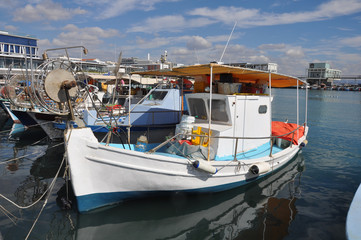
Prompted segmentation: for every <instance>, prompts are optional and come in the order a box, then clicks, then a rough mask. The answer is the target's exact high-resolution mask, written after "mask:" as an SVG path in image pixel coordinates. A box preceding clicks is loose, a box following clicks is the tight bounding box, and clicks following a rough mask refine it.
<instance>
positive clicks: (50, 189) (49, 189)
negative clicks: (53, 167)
mask: <svg viewBox="0 0 361 240" xmlns="http://www.w3.org/2000/svg"><path fill="white" fill-rule="evenodd" d="M64 161H65V155H64V156H63V160H62V161H61V164H60V167H59V169H58V172H57V173H56V175H55V177H54V179H53V181H52V182H51V183H50V185H49V188H48V189H47V190H46V191H45V192H47V191H49V194H48V197H47V198H46V199H45V201H44V204H43V206H42V207H41V210H40V212H39V214H38V216H37V217H36V219H35V221H34V223H33V225H32V226H31V228H30V231H29V233H28V235H27V236H26V238H25V240H27V239H28V238H29V236H30V234H31V232H32V231H33V229H34V227H35V225H36V223H37V222H38V220H39V218H40V215H41V213H42V212H43V210H44V208H45V206H46V204H47V203H48V200H49V198H50V195H51V192H52V191H53V188H54V186H55V182H56V179H57V178H58V175H59V173H60V170H61V168H62V166H63V163H64ZM44 196H45V194H44ZM39 199H41V198H39ZM39 199H38V200H39Z"/></svg>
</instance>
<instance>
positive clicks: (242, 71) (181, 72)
mask: <svg viewBox="0 0 361 240" xmlns="http://www.w3.org/2000/svg"><path fill="white" fill-rule="evenodd" d="M211 68H212V73H213V74H225V73H228V74H232V77H233V78H235V79H237V82H244V83H258V82H263V83H267V82H268V85H269V81H270V79H271V85H272V87H292V86H297V81H298V84H299V85H302V84H307V83H306V82H305V81H303V80H301V79H299V78H296V77H292V76H288V75H284V74H279V73H270V72H266V71H261V70H256V69H250V68H241V67H233V66H228V65H220V64H216V63H210V64H203V65H192V66H185V67H178V68H173V69H172V70H156V71H145V72H134V74H139V75H143V76H173V77H194V76H200V75H210V73H211Z"/></svg>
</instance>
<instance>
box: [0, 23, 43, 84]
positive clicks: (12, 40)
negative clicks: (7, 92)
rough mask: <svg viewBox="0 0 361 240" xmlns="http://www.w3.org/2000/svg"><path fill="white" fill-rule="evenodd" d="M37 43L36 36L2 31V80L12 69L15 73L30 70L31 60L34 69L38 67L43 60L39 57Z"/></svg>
mask: <svg viewBox="0 0 361 240" xmlns="http://www.w3.org/2000/svg"><path fill="white" fill-rule="evenodd" d="M37 42H38V39H36V38H35V37H34V36H30V35H21V34H12V33H9V32H6V31H1V30H0V79H1V78H4V77H5V76H6V74H7V73H8V71H9V68H10V67H11V69H12V72H13V73H23V72H24V71H25V69H26V68H30V58H32V59H31V60H32V63H33V68H36V67H38V66H39V65H40V64H41V63H42V62H43V60H42V58H40V57H39V48H38V44H37ZM26 65H27V66H26Z"/></svg>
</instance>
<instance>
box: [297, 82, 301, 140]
mask: <svg viewBox="0 0 361 240" xmlns="http://www.w3.org/2000/svg"><path fill="white" fill-rule="evenodd" d="M298 87H299V85H298V79H297V107H296V108H297V121H296V122H297V126H298V124H299V112H300V107H299V97H300V96H299V91H298V90H299V89H298ZM298 138H299V134H298V130H297V139H298Z"/></svg>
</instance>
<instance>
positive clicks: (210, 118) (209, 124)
mask: <svg viewBox="0 0 361 240" xmlns="http://www.w3.org/2000/svg"><path fill="white" fill-rule="evenodd" d="M212 82H213V65H212V64H211V72H210V79H209V119H208V156H207V160H208V161H209V160H210V159H209V157H210V150H211V122H212Z"/></svg>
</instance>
